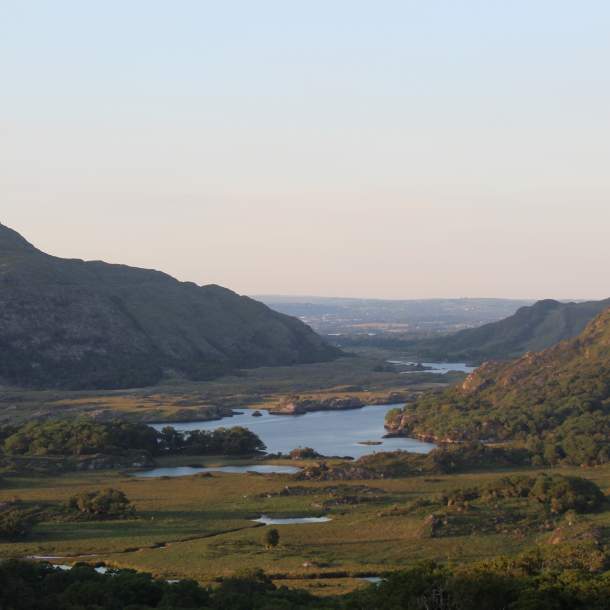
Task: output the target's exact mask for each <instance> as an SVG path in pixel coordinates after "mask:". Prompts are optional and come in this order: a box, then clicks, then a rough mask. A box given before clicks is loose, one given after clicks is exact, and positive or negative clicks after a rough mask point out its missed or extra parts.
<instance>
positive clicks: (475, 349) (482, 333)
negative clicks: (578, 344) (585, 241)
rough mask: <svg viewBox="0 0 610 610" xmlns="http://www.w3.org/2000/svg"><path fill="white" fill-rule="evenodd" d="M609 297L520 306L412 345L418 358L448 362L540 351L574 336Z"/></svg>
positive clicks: (603, 306) (506, 357) (506, 356)
mask: <svg viewBox="0 0 610 610" xmlns="http://www.w3.org/2000/svg"><path fill="white" fill-rule="evenodd" d="M608 307H610V299H606V300H604V301H589V302H585V303H560V302H559V301H554V300H551V299H546V300H543V301H538V302H537V303H535V304H534V305H531V306H528V307H522V308H521V309H519V310H518V311H517V312H516V313H515V314H514V315H512V316H510V317H508V318H505V319H504V320H500V321H498V322H492V323H490V324H485V325H484V326H480V327H479V328H469V329H466V330H462V331H460V332H458V333H455V334H454V335H449V336H447V337H439V338H435V339H428V340H423V341H419V342H417V343H416V344H414V346H413V347H412V349H413V351H414V352H415V353H417V355H418V356H421V357H422V358H427V359H430V360H437V359H438V360H445V361H449V362H463V361H466V362H483V361H485V360H492V359H502V360H505V359H509V358H516V357H519V356H522V355H523V354H525V353H527V352H533V351H540V350H544V349H547V348H549V347H552V346H553V345H556V344H557V343H559V342H560V341H563V340H565V339H571V338H573V337H576V336H577V335H578V334H579V333H580V332H582V331H583V330H584V328H585V326H586V325H587V324H588V323H589V322H590V321H591V320H592V319H593V318H594V317H595V316H596V315H598V314H599V313H601V312H602V311H604V310H605V309H607V308H608Z"/></svg>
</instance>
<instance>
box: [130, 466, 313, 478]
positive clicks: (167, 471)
mask: <svg viewBox="0 0 610 610" xmlns="http://www.w3.org/2000/svg"><path fill="white" fill-rule="evenodd" d="M299 470H301V469H300V468H297V467H296V466H279V465H274V464H249V465H247V466H211V467H210V468H204V467H199V466H172V467H167V468H153V469H152V470H145V471H143V472H135V473H133V476H135V477H151V478H159V477H188V476H190V475H193V474H199V473H200V472H228V473H230V474H245V473H248V472H256V473H258V474H296V473H297V472H299Z"/></svg>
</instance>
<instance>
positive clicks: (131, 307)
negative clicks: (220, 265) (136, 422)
mask: <svg viewBox="0 0 610 610" xmlns="http://www.w3.org/2000/svg"><path fill="white" fill-rule="evenodd" d="M340 353H341V352H340V351H339V350H337V349H336V348H333V347H330V346H328V345H327V344H326V343H325V342H324V341H323V340H322V339H321V338H320V337H318V335H316V334H315V333H314V332H313V331H312V330H311V329H310V328H309V327H308V326H306V325H305V324H303V323H302V322H300V321H299V320H297V319H295V318H291V317H289V316H286V315H283V314H280V313H277V312H274V311H272V310H271V309H269V308H268V307H267V306H265V305H263V304H262V303H259V302H257V301H254V300H252V299H250V298H247V297H242V296H239V295H237V294H236V293H234V292H231V291H230V290H227V289H226V288H222V287H220V286H216V285H209V286H203V287H202V286H197V285H195V284H193V283H188V282H187V283H184V282H179V281H177V280H175V279H174V278H172V277H170V276H168V275H166V274H164V273H161V272H159V271H152V270H147V269H137V268H133V267H127V266H124V265H110V264H107V263H103V262H99V261H93V262H85V261H82V260H72V259H70V260H68V259H61V258H56V257H53V256H49V255H47V254H45V253H43V252H41V251H39V250H37V249H36V248H35V247H34V246H32V245H31V244H30V243H28V242H27V241H26V240H25V239H24V238H23V237H21V236H20V235H19V234H18V233H16V232H15V231H12V230H11V229H9V228H7V227H5V226H3V225H0V384H5V385H15V386H25V387H37V388H67V389H94V388H125V387H136V386H145V385H151V384H154V383H156V382H158V381H160V380H161V379H162V378H163V377H165V376H173V377H176V376H178V377H186V378H189V379H208V378H212V377H214V376H217V375H219V374H222V373H225V372H228V371H231V370H234V369H236V368H240V367H243V368H247V367H257V366H275V365H290V364H297V363H309V362H319V361H325V360H330V359H333V358H336V357H337V356H338V355H340Z"/></svg>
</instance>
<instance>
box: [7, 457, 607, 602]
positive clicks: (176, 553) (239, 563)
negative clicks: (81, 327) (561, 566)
mask: <svg viewBox="0 0 610 610" xmlns="http://www.w3.org/2000/svg"><path fill="white" fill-rule="evenodd" d="M193 462H197V463H201V464H204V465H206V466H209V465H218V464H240V463H248V461H247V460H228V459H227V458H210V457H209V456H206V457H201V458H200V457H197V456H189V457H188V459H187V458H182V457H180V458H176V457H174V458H163V459H160V460H159V465H162V466H169V465H178V464H186V463H193ZM250 463H251V460H250ZM266 463H269V462H266ZM274 463H284V464H287V463H290V464H291V465H295V464H296V465H299V464H301V465H304V464H305V462H302V463H299V462H294V461H290V462H288V461H281V460H279V461H275V462H274ZM520 472H521V473H522V474H523V473H525V474H528V475H534V474H536V473H538V472H540V471H539V470H534V469H527V470H522V471H520ZM547 472H549V471H547ZM552 472H553V473H558V474H563V475H573V476H579V477H585V478H588V479H590V480H592V481H594V482H595V483H596V484H597V485H598V486H599V487H600V489H601V490H602V491H603V492H604V493H605V494H608V492H609V491H610V466H598V467H593V468H586V469H583V468H554V469H552ZM514 474H518V471H511V472H484V473H470V474H453V475H440V476H434V477H424V476H415V477H408V478H401V479H375V480H366V481H315V482H312V481H297V480H294V479H293V477H292V476H290V475H255V474H225V473H213V474H212V476H201V475H193V476H187V477H176V478H161V479H152V478H142V477H137V476H131V474H130V473H126V472H116V471H103V472H86V473H69V474H63V475H61V476H17V477H6V478H4V479H3V480H2V484H1V486H0V502H14V501H16V500H18V502H19V506H21V507H23V508H26V509H32V510H34V509H37V510H42V509H44V508H45V507H54V506H58V505H61V504H63V503H65V502H67V500H68V499H69V498H70V497H72V496H74V495H76V494H78V493H81V492H84V491H94V490H99V489H102V488H107V487H112V488H116V489H119V490H121V491H123V492H124V493H125V494H126V495H127V496H128V498H129V499H130V500H131V502H132V504H133V505H134V507H135V509H136V515H137V516H136V518H133V519H124V520H117V521H83V522H62V521H61V520H54V519H49V520H47V521H42V522H40V523H38V524H37V525H36V526H35V527H34V529H33V531H32V533H31V535H30V536H29V537H28V538H27V539H24V540H22V541H19V542H3V543H1V544H0V558H9V557H13V558H14V557H29V556H43V557H54V558H56V559H53V561H54V562H55V563H75V562H76V561H79V560H81V561H87V562H91V563H96V562H104V563H106V564H107V565H110V566H115V567H128V568H134V569H138V570H143V571H146V572H150V573H152V574H154V575H156V576H159V577H163V578H166V579H180V578H193V579H196V580H197V581H199V582H201V583H213V582H215V581H217V580H218V579H220V578H222V577H226V576H230V575H232V574H235V573H237V572H239V571H242V570H243V569H245V568H262V569H263V570H264V571H265V572H267V573H268V574H270V575H271V576H272V577H273V579H274V580H275V581H277V582H278V583H279V582H281V583H282V584H285V585H287V586H291V587H299V588H308V589H310V590H312V591H314V592H317V593H319V594H334V593H338V592H345V591H348V590H352V589H354V588H356V587H360V586H364V585H365V584H366V582H365V581H363V580H361V577H363V576H373V575H383V574H385V573H387V572H390V571H393V570H397V569H400V568H404V567H406V566H408V565H410V564H413V563H414V562H416V561H419V560H422V559H435V560H439V561H441V562H446V563H449V564H453V563H464V562H471V561H476V560H480V559H484V558H489V557H494V556H497V555H515V554H517V553H520V552H522V551H524V550H527V549H529V548H534V547H536V546H539V547H540V548H543V549H544V548H547V549H548V548H550V539H551V537H552V535H553V532H554V531H556V530H557V527H559V526H561V522H560V521H557V522H551V523H549V519H548V515H546V516H545V515H544V514H543V513H541V510H540V507H539V506H538V505H537V504H536V503H535V502H532V501H531V500H526V499H522V498H517V499H509V500H506V501H502V502H501V503H500V504H497V505H495V506H493V507H491V506H490V505H489V503H488V502H486V501H482V500H475V501H473V502H471V503H467V505H465V506H460V507H454V508H451V507H450V508H447V507H441V506H440V505H439V498H440V497H442V496H443V495H444V496H446V495H447V494H452V493H454V492H456V491H459V490H468V489H472V488H483V487H485V486H488V485H490V484H491V483H493V482H494V481H497V480H498V479H499V478H500V477H505V476H509V475H514ZM287 487H288V491H286V488H287ZM492 508H493V510H492ZM432 513H435V514H441V515H449V518H448V523H449V525H447V527H442V528H441V531H440V532H439V533H437V534H435V535H432V536H431V535H429V534H427V533H426V519H427V518H428V517H429V515H430V514H432ZM261 514H265V515H268V516H271V517H304V516H320V515H327V516H329V517H331V521H329V522H327V523H317V524H306V525H277V526H274V527H276V528H277V530H278V531H279V533H280V543H279V545H278V546H277V547H276V548H274V549H267V548H266V546H265V543H264V540H263V538H264V533H265V526H263V525H260V524H257V523H254V522H253V521H252V520H253V519H256V518H257V517H259V516H260V515H261ZM498 515H504V517H505V522H500V523H498V522H497V520H498ZM579 518H580V517H579ZM581 519H582V522H583V523H586V524H587V526H588V527H589V526H590V527H595V528H596V531H599V532H601V536H602V540H601V542H600V543H603V544H605V543H606V542H607V538H608V532H609V531H610V507H608V506H607V505H604V506H603V507H602V508H601V509H600V510H598V511H596V512H594V513H591V514H588V515H583V516H582V517H581ZM267 527H268V526H267Z"/></svg>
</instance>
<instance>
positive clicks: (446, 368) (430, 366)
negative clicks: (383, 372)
mask: <svg viewBox="0 0 610 610" xmlns="http://www.w3.org/2000/svg"><path fill="white" fill-rule="evenodd" d="M388 362H389V363H390V364H398V365H401V364H402V365H404V366H413V365H416V364H418V363H417V362H412V361H409V360H388ZM419 364H422V365H423V366H425V367H426V368H427V370H425V371H400V372H401V373H402V374H403V375H408V374H410V373H430V374H435V375H446V374H447V373H449V372H451V371H457V372H459V373H472V371H474V369H475V368H476V367H474V366H469V365H468V364H466V363H465V362H421V363H419Z"/></svg>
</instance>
